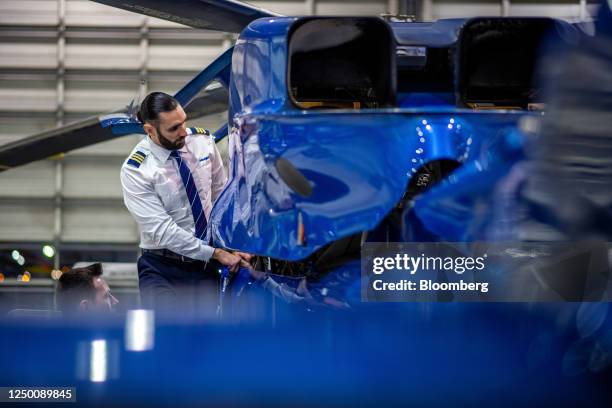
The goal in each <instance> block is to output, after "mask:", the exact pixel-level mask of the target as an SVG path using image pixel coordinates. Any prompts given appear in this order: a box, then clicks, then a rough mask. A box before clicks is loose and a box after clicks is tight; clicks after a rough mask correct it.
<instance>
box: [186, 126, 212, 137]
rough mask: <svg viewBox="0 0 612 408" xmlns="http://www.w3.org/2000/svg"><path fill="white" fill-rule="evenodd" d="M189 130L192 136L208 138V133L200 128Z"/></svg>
mask: <svg viewBox="0 0 612 408" xmlns="http://www.w3.org/2000/svg"><path fill="white" fill-rule="evenodd" d="M189 130H191V134H192V135H204V136H210V131H209V130H208V129H204V128H202V127H192V128H189Z"/></svg>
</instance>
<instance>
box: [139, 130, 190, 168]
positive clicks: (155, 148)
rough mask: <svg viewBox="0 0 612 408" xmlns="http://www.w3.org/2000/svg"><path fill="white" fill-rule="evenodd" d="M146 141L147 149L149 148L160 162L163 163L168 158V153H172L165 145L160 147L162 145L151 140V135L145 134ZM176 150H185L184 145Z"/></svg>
mask: <svg viewBox="0 0 612 408" xmlns="http://www.w3.org/2000/svg"><path fill="white" fill-rule="evenodd" d="M147 142H148V143H149V149H150V150H151V152H152V153H153V155H154V156H155V157H156V158H157V159H158V160H159V161H160V162H162V163H165V162H166V161H167V160H168V158H169V157H170V153H172V150H168V149H166V148H165V147H162V146H160V145H158V144H157V143H155V142H154V141H153V140H151V137H149V136H147ZM178 151H179V152H185V151H186V145H185V146H183V147H182V148H181V149H178Z"/></svg>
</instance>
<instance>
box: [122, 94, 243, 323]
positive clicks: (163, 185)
mask: <svg viewBox="0 0 612 408" xmlns="http://www.w3.org/2000/svg"><path fill="white" fill-rule="evenodd" d="M186 119H187V115H186V114H185V111H184V110H183V108H182V107H181V105H180V104H179V103H178V101H177V100H176V99H174V98H173V97H172V96H170V95H168V94H165V93H163V92H153V93H151V94H149V95H148V96H147V97H146V98H145V99H144V100H143V102H142V104H141V106H140V110H139V112H138V120H140V121H141V122H142V123H143V127H144V130H145V132H146V133H147V137H146V138H144V139H143V140H142V141H141V142H140V143H138V144H137V145H136V147H135V148H134V150H133V151H132V153H131V154H130V155H129V157H128V159H127V160H126V162H125V163H124V164H123V167H122V168H121V185H122V188H123V197H124V202H125V205H126V207H127V208H128V210H129V211H130V213H131V214H132V216H133V217H134V219H135V220H136V222H137V223H138V226H139V229H140V247H141V248H142V256H141V257H140V258H139V260H138V281H139V286H140V293H141V300H142V304H143V306H145V307H147V308H154V309H158V310H163V311H168V310H170V311H179V312H180V314H181V315H182V316H184V315H185V312H187V313H188V312H190V311H193V310H194V309H191V308H192V307H197V305H198V304H200V303H201V302H203V301H204V302H205V303H208V304H209V306H214V303H215V298H214V296H212V295H208V296H206V295H204V296H202V295H203V294H202V291H201V290H200V289H201V288H203V287H204V288H206V287H207V288H209V289H210V293H211V294H214V293H216V291H215V289H216V285H217V283H218V279H219V270H220V268H221V267H222V265H225V266H228V267H229V268H230V270H232V271H235V270H237V269H238V267H239V266H240V263H241V260H247V261H248V260H250V255H248V254H243V253H240V252H236V253H231V252H229V251H226V250H224V249H222V248H213V247H211V246H209V243H208V242H207V241H206V240H205V235H206V225H207V220H208V219H209V217H210V212H211V209H212V204H213V203H214V201H215V199H216V198H217V197H218V195H219V194H220V193H221V191H222V189H223V187H224V185H225V183H226V182H227V176H226V174H225V170H224V168H223V164H222V161H221V157H220V154H219V151H218V150H217V147H216V144H215V142H214V139H213V138H212V137H211V136H210V134H208V132H205V131H203V129H200V128H187V127H186V125H185V121H186ZM202 133H203V134H202ZM178 309H180V310H178Z"/></svg>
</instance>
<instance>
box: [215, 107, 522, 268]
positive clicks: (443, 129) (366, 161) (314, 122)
mask: <svg viewBox="0 0 612 408" xmlns="http://www.w3.org/2000/svg"><path fill="white" fill-rule="evenodd" d="M522 116H523V115H521V114H517V113H509V112H506V113H502V112H488V113H474V112H472V111H463V112H457V111H445V110H438V111H432V112H430V113H424V112H422V111H421V112H417V111H415V110H407V109H391V110H378V111H361V112H356V111H327V112H324V111H319V112H302V111H295V112H284V113H282V114H277V115H273V114H266V115H257V114H247V115H243V116H241V117H240V118H239V124H240V126H239V127H238V128H237V129H235V130H234V132H232V133H231V134H230V143H229V152H230V163H231V168H230V175H229V176H230V181H229V183H228V185H227V187H226V189H225V191H224V192H223V193H222V194H221V196H220V197H219V199H218V200H217V202H216V204H215V207H214V209H213V213H212V216H211V220H210V222H209V225H210V226H211V228H212V232H213V235H212V236H213V238H214V243H215V244H216V245H222V246H226V247H229V248H237V249H241V250H244V251H249V252H252V253H256V254H264V255H267V256H272V257H276V258H282V259H291V260H297V259H302V258H304V257H306V256H308V255H310V254H311V253H312V252H313V251H315V250H316V249H317V248H320V247H321V246H322V245H325V244H327V243H329V242H332V241H335V240H337V239H339V238H342V237H345V236H348V235H351V234H354V233H357V232H360V231H367V230H371V229H373V228H375V227H376V226H377V225H378V224H379V223H380V222H381V221H382V219H383V218H384V217H385V216H386V214H387V213H388V212H389V211H390V210H391V209H392V208H393V207H394V206H395V205H396V203H397V202H398V201H399V199H400V198H401V196H402V195H403V193H404V191H405V189H406V187H407V185H408V182H409V180H410V179H411V177H412V176H413V175H414V174H415V173H416V172H417V171H418V169H419V168H420V167H421V166H422V165H423V164H425V163H428V162H430V161H434V160H438V159H451V160H456V161H458V162H459V163H462V164H470V163H473V162H481V161H483V159H484V158H485V157H486V155H487V154H489V153H492V152H493V151H492V150H491V146H495V145H496V144H497V143H499V138H500V137H502V136H503V135H504V134H505V133H506V132H512V130H514V129H516V125H517V121H518V120H519V119H520V118H521V117H522ZM279 158H283V159H287V160H288V161H289V162H291V163H292V164H293V165H294V166H295V167H296V168H297V169H298V170H299V171H300V172H301V173H302V174H303V175H304V176H305V177H306V179H308V181H309V182H310V184H311V186H312V187H313V189H312V191H313V192H312V195H311V196H309V197H302V196H300V195H298V194H296V193H295V192H294V191H292V190H291V189H290V188H289V187H288V186H287V185H286V184H285V183H284V182H283V180H282V178H281V177H280V175H279V174H278V171H277V169H276V167H275V163H276V160H278V159H279ZM470 177H472V176H470ZM467 182H468V183H477V182H478V181H477V180H476V179H474V178H471V179H468V180H467ZM300 219H301V220H302V222H303V226H304V230H305V242H304V243H303V244H302V245H300V243H299V242H298V223H299V220H300Z"/></svg>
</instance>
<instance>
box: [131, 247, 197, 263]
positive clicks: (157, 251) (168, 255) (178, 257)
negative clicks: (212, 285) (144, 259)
mask: <svg viewBox="0 0 612 408" xmlns="http://www.w3.org/2000/svg"><path fill="white" fill-rule="evenodd" d="M142 253H143V254H152V255H157V256H162V257H164V258H168V259H172V260H173V261H180V262H187V263H192V262H204V261H200V260H199V259H193V258H189V257H187V256H183V255H179V254H177V253H176V252H172V251H170V250H169V249H144V248H143V249H142Z"/></svg>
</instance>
